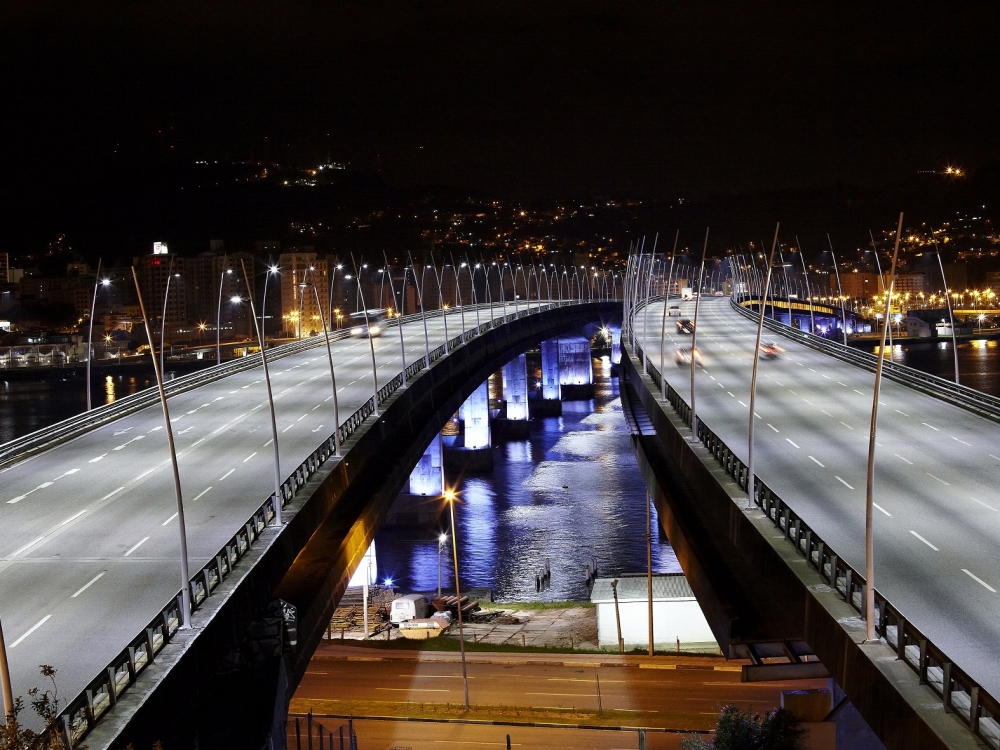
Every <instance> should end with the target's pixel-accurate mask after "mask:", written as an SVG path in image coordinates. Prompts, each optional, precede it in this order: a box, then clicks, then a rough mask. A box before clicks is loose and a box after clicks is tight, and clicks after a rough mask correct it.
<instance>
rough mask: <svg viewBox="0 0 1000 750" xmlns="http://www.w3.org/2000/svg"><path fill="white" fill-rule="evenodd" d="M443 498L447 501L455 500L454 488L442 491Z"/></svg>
mask: <svg viewBox="0 0 1000 750" xmlns="http://www.w3.org/2000/svg"><path fill="white" fill-rule="evenodd" d="M444 499H445V500H447V501H448V502H449V503H451V502H454V501H455V492H454V490H445V491H444Z"/></svg>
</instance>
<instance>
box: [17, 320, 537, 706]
mask: <svg viewBox="0 0 1000 750" xmlns="http://www.w3.org/2000/svg"><path fill="white" fill-rule="evenodd" d="M507 307H508V312H513V305H510V304H509V305H508V306H507ZM521 307H522V308H523V307H524V305H523V304H522V305H521ZM480 314H481V319H482V321H483V322H486V320H487V319H488V318H489V314H488V312H481V313H480ZM495 314H496V316H497V317H499V316H500V314H501V306H500V305H499V304H497V305H496V308H495ZM465 322H466V327H467V328H470V329H471V328H473V327H475V325H476V315H475V312H474V311H473V312H468V311H467V312H466V314H465ZM447 323H448V336H449V338H452V337H455V336H457V335H458V333H459V332H460V330H461V327H462V325H461V323H462V316H461V314H460V312H459V310H457V309H456V310H451V311H449V314H448V317H447ZM428 333H429V337H430V348H431V350H433V349H434V348H435V347H437V346H439V345H441V344H442V343H443V342H444V340H445V336H444V326H443V322H442V319H441V318H430V319H428ZM404 337H405V343H406V362H407V364H410V363H412V362H414V361H416V360H418V359H419V358H420V357H422V356H424V353H425V341H424V328H423V325H422V324H421V322H420V321H417V322H415V323H408V324H406V325H405V326H404ZM321 341H322V339H321V338H317V342H318V343H319V342H321ZM374 341H375V354H376V361H377V364H378V382H379V386H381V385H383V384H385V383H386V382H388V381H389V380H390V379H391V378H392V377H393V376H395V375H396V374H397V373H399V372H400V370H401V369H402V366H401V364H402V363H401V350H400V341H399V334H398V331H397V329H396V328H395V327H392V328H388V329H387V330H386V331H385V334H384V335H383V336H381V337H379V338H376V339H374ZM332 346H333V357H334V366H335V372H336V377H337V390H338V400H339V411H340V419H341V422H343V421H346V419H347V418H348V417H349V416H350V415H351V414H352V413H353V412H354V411H355V410H356V409H357V408H358V407H360V406H361V404H362V403H363V402H364V401H365V400H367V399H368V398H369V397H370V396H371V395H372V393H373V390H374V386H373V380H372V368H371V353H370V348H369V342H368V340H367V339H346V340H342V341H336V342H333V343H332ZM150 366H151V367H152V365H151V364H150ZM270 371H271V383H272V388H273V393H274V398H275V408H276V412H277V428H278V444H279V448H280V454H281V470H282V478H284V477H285V476H287V475H288V473H290V472H291V471H292V470H293V469H294V468H295V467H297V466H298V465H299V464H300V463H301V461H302V460H304V459H305V458H306V456H308V455H309V453H311V452H312V451H313V450H315V449H316V447H317V446H318V445H320V443H321V442H322V441H323V440H325V439H326V438H327V437H329V436H330V435H331V434H333V430H334V410H333V401H332V384H331V379H330V369H329V363H328V359H327V353H326V347H325V345H319V346H317V347H316V348H312V349H310V350H308V351H306V352H302V353H299V354H295V355H291V356H289V357H286V358H284V359H281V360H278V361H276V362H274V363H272V364H271V365H270ZM168 403H169V406H170V416H171V423H172V427H173V431H174V438H175V441H176V446H177V450H178V460H179V466H180V477H181V484H182V487H183V497H184V507H185V516H186V524H187V538H188V550H189V559H190V569H191V571H192V574H193V573H194V572H195V571H197V570H199V569H200V568H201V567H202V566H204V565H205V564H206V563H207V562H208V561H209V560H210V559H211V558H212V556H213V555H215V553H216V552H217V551H218V550H219V549H220V548H221V547H222V546H223V545H224V544H225V543H226V542H227V541H228V540H229V539H230V538H232V535H233V534H234V533H235V532H236V530H237V529H238V528H239V526H240V525H241V524H242V523H244V522H245V521H246V519H247V518H248V517H249V516H250V514H251V513H253V512H254V511H255V510H256V509H257V508H258V507H259V506H260V504H261V503H262V502H264V500H266V499H267V497H268V496H269V495H270V493H271V492H273V487H274V478H273V477H274V475H273V457H272V447H271V426H270V416H269V410H268V408H267V393H266V389H265V383H264V376H263V369H262V368H256V369H253V370H249V371H246V372H241V373H237V374H234V375H230V376H228V377H226V378H223V379H220V380H218V381H215V382H213V383H209V384H207V385H204V386H202V387H200V388H198V389H196V390H193V391H189V392H187V393H182V394H179V395H176V396H173V397H171V398H170V399H169V401H168ZM0 530H2V533H0V618H2V622H3V632H4V636H5V640H6V643H7V652H8V658H9V661H10V669H11V681H12V683H13V692H14V695H15V696H17V695H24V696H27V691H28V689H29V688H30V687H32V686H35V685H38V684H40V678H39V675H38V666H39V665H40V664H49V665H52V666H54V667H55V668H56V669H57V670H58V683H59V690H60V693H61V695H62V696H64V697H71V696H75V695H76V694H77V693H78V692H79V691H80V690H82V689H83V688H84V687H85V686H86V684H87V683H88V682H89V681H90V680H91V679H93V678H94V677H95V676H96V675H97V673H98V671H99V670H101V669H102V668H104V666H105V665H106V664H107V663H108V662H109V661H110V660H111V659H113V658H114V657H115V656H117V655H118V654H119V653H120V652H121V650H122V649H123V648H124V646H125V644H126V643H127V641H128V640H130V639H131V638H133V637H134V636H135V635H136V634H137V633H138V632H139V631H140V630H141V629H142V628H143V627H145V626H146V625H147V624H148V622H149V621H150V620H151V619H152V618H153V617H154V616H155V615H156V614H157V612H158V611H159V610H160V609H161V608H162V607H163V606H164V605H165V604H166V603H167V601H168V600H169V599H170V598H171V597H172V596H174V595H176V593H177V591H178V590H179V589H180V588H181V580H180V554H179V541H178V526H177V520H176V501H175V498H174V487H173V475H172V471H171V467H170V454H169V450H168V447H167V441H166V437H165V430H164V427H163V412H162V410H161V407H160V405H159V403H157V404H156V405H155V406H150V407H148V408H145V409H142V410H141V411H138V412H135V413H133V414H130V415H128V416H125V417H122V418H121V419H118V420H115V421H114V422H112V423H110V424H107V425H104V426H102V427H100V428H98V429H95V430H93V431H90V432H88V433H86V434H84V435H81V436H80V437H77V438H75V439H73V440H71V441H69V442H66V443H63V444H61V445H59V446H57V447H55V448H53V449H51V450H49V451H47V452H45V453H42V454H39V455H37V456H34V457H32V458H29V459H27V460H25V461H23V462H21V463H18V464H15V465H13V466H11V467H9V468H7V469H4V470H3V471H2V472H0Z"/></svg>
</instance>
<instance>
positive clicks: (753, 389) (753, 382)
mask: <svg viewBox="0 0 1000 750" xmlns="http://www.w3.org/2000/svg"><path fill="white" fill-rule="evenodd" d="M780 228H781V222H778V223H777V224H776V225H775V227H774V242H773V243H772V245H771V256H770V258H768V261H767V276H766V278H765V280H764V296H763V297H761V298H760V301H761V304H760V315H759V317H758V319H757V343H756V346H754V350H753V373H752V374H751V376H750V431H749V436H748V439H747V454H748V455H747V497H748V498H749V500H750V507H753V504H754V501H755V496H756V492H757V489H756V483H757V478H756V475H755V473H754V465H753V447H754V440H753V427H754V423H753V420H754V402H755V401H756V400H757V365H758V364H760V335H761V332H762V331H763V330H764V301H765V300H766V298H767V297H766V295H767V290H768V288H769V287H770V286H771V271H772V269H773V268H774V249H775V248H776V247H777V246H778V230H779V229H780Z"/></svg>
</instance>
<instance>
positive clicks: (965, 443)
mask: <svg viewBox="0 0 1000 750" xmlns="http://www.w3.org/2000/svg"><path fill="white" fill-rule="evenodd" d="M951 439H952V440H958V442H960V443H961V444H962V445H967V446H969V447H970V448H971V447H972V443H967V442H965V441H964V440H960V439H959V438H957V437H955V436H954V435H952V436H951Z"/></svg>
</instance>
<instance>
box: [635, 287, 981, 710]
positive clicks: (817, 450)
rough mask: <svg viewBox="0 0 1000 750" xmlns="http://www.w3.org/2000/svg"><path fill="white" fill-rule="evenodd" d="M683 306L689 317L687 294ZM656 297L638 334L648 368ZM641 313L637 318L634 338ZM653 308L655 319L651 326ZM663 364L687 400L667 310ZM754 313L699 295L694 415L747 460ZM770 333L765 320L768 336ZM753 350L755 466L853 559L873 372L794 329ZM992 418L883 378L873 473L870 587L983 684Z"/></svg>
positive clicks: (858, 552) (655, 335)
mask: <svg viewBox="0 0 1000 750" xmlns="http://www.w3.org/2000/svg"><path fill="white" fill-rule="evenodd" d="M685 305H686V306H685V308H684V310H683V311H682V314H683V315H684V316H685V317H691V316H692V313H693V304H692V303H685ZM661 314H662V303H655V304H653V305H652V306H651V307H650V311H649V329H648V340H647V342H646V344H644V345H643V349H644V351H646V352H648V353H649V356H650V359H651V361H652V362H653V363H654V365H656V366H657V367H659V358H660V347H659V344H660V320H661ZM643 317H644V316H643V315H642V314H641V313H640V314H639V316H638V317H637V321H636V332H637V336H638V337H639V339H640V343H642V333H643ZM654 321H655V325H654ZM667 326H668V328H667V339H666V346H665V349H666V352H665V353H666V357H665V363H666V364H665V366H664V368H663V369H664V373H665V375H666V377H667V380H668V382H669V383H670V385H672V386H673V387H674V389H675V390H676V391H677V392H678V393H679V394H681V395H682V396H683V397H684V398H685V400H687V401H688V402H689V400H690V370H689V368H688V367H687V366H686V367H678V366H676V365H675V364H674V350H675V349H676V348H677V347H678V346H683V347H690V345H691V337H690V335H683V334H678V333H677V332H676V330H675V329H674V322H673V321H672V320H671V319H670V318H668V319H667ZM755 334H756V327H755V325H754V324H753V323H752V322H751V321H749V320H747V319H745V318H743V317H742V316H740V315H738V314H736V313H735V312H734V311H733V310H732V309H731V308H730V305H729V300H728V299H724V300H710V299H705V300H702V307H701V309H700V310H699V330H698V337H697V343H698V348H699V349H700V350H701V352H702V354H703V357H704V359H703V360H702V364H701V366H700V367H699V369H698V373H697V385H696V388H697V392H696V394H697V395H696V405H697V407H698V415H699V417H700V418H701V419H703V420H704V421H705V423H706V424H707V425H708V427H709V428H711V429H712V430H713V431H714V432H715V433H716V434H717V435H718V436H719V437H720V438H721V439H722V440H723V441H724V442H725V443H726V444H727V445H729V447H730V448H731V449H733V450H734V451H735V452H736V453H737V454H738V455H739V456H740V457H741V458H742V459H743V460H744V461H745V460H746V458H747V456H746V452H747V450H746V447H747V429H748V425H747V422H748V417H749V406H748V404H749V392H750V375H751V367H752V364H753V347H754V337H755ZM768 337H770V338H776V337H774V336H773V334H766V333H765V340H766V339H767V338H768ZM781 344H782V346H784V347H785V348H786V349H787V352H786V353H785V354H784V355H782V356H781V357H780V358H779V359H776V360H763V359H762V360H761V362H760V369H759V375H758V380H757V388H758V390H757V402H756V411H757V414H758V416H759V418H758V420H757V423H756V429H755V431H756V456H755V460H756V471H757V475H758V476H760V477H761V478H762V479H763V480H764V481H765V482H766V483H767V484H768V485H769V486H770V487H771V488H772V489H773V490H774V491H775V492H776V493H777V494H778V495H779V496H780V497H782V498H783V499H784V500H785V501H786V502H787V503H788V504H789V506H791V507H792V508H793V509H794V510H795V512H796V513H798V514H799V515H800V516H801V517H802V518H803V519H804V520H806V521H807V522H808V523H809V525H810V526H811V527H812V528H813V529H815V530H816V532H817V533H818V534H819V535H820V536H821V537H822V538H824V539H825V540H827V542H828V543H829V544H830V545H831V547H833V548H835V549H836V550H837V551H838V553H839V554H840V555H841V556H842V557H844V558H845V559H846V560H847V561H848V562H849V563H850V564H851V565H852V566H854V567H855V569H859V570H864V522H865V510H864V509H865V477H866V466H867V450H868V426H869V422H870V414H871V406H872V390H873V384H874V374H873V373H871V372H868V371H866V370H862V369H860V368H858V367H854V366H851V365H848V364H846V363H844V362H841V361H839V360H836V359H833V358H831V357H829V356H827V355H824V354H822V353H820V352H817V351H815V350H813V349H810V348H808V347H805V346H803V345H800V344H797V343H795V342H792V341H786V340H782V341H781ZM998 447H1000V425H997V424H996V423H994V422H991V421H988V420H986V419H983V418H981V417H979V416H976V415H975V414H972V413H970V412H968V411H966V410H964V409H962V408H959V407H957V406H953V405H951V404H948V403H945V402H944V401H941V400H939V399H937V398H934V397H932V396H930V395H928V394H925V393H922V392H918V391H915V390H913V389H910V388H908V387H906V386H904V385H901V384H899V383H896V382H893V381H889V380H883V381H882V394H881V406H880V411H879V427H878V445H877V465H876V466H877V468H876V480H875V502H876V503H877V508H876V512H875V515H876V518H875V535H876V536H875V561H876V576H877V580H876V586H877V588H878V589H879V591H881V592H882V593H883V594H884V595H885V596H886V597H887V598H888V599H889V600H890V601H892V602H893V604H894V605H895V606H896V607H898V608H899V609H900V610H902V611H903V613H904V614H905V615H906V617H907V619H908V620H909V621H911V622H912V623H913V624H914V625H915V626H916V627H918V628H919V629H920V630H921V631H922V632H924V633H925V634H926V635H927V637H929V638H930V639H931V641H932V642H934V643H935V644H936V645H937V646H938V647H940V648H941V649H942V650H944V651H945V653H947V654H948V656H949V657H950V658H951V659H953V660H954V661H955V663H957V664H958V665H959V666H961V668H962V669H963V670H965V671H967V672H968V673H969V675H970V677H972V678H973V679H975V680H977V681H978V682H979V683H980V684H982V685H983V687H985V688H986V689H987V690H988V691H989V692H990V693H991V694H993V695H1000V670H998V669H997V668H996V665H997V664H998V663H1000V638H998V637H997V636H998V634H1000V626H998V623H1000V594H998V593H997V589H1000V569H998V566H997V557H998V555H997V549H998V542H1000V495H998V493H997V490H996V488H997V486H998V485H1000V458H998V456H1000V449H998Z"/></svg>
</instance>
